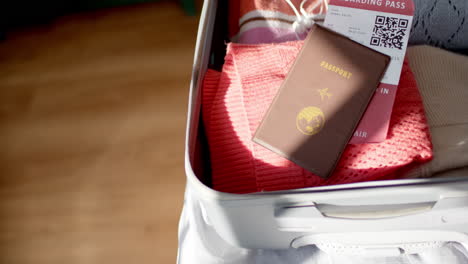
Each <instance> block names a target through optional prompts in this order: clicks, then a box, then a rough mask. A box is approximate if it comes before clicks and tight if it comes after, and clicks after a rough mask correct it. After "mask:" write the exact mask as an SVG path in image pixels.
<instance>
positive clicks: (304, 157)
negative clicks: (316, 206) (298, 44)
mask: <svg viewBox="0 0 468 264" xmlns="http://www.w3.org/2000/svg"><path fill="white" fill-rule="evenodd" d="M389 62H390V57H389V56H387V55H384V54H382V53H379V52H377V51H374V50H372V49H370V48H367V47H365V46H363V45H361V44H359V43H357V42H354V41H352V40H350V39H349V38H347V37H345V36H342V35H340V34H338V33H335V32H333V31H331V30H329V29H326V28H324V27H321V26H318V25H314V26H313V28H312V29H311V30H310V32H309V34H308V36H307V38H306V39H305V41H304V45H303V47H302V49H301V51H300V52H299V54H298V56H297V58H296V61H295V62H294V64H293V66H292V67H291V70H290V71H289V73H288V76H287V77H286V79H285V81H284V82H283V84H282V85H281V87H280V89H279V91H278V93H277V95H276V97H275V98H274V100H273V102H272V104H271V106H270V108H269V109H268V111H267V113H266V114H265V116H264V118H263V120H262V123H261V124H260V126H259V127H258V128H257V131H256V133H255V135H254V138H253V141H255V142H256V143H258V144H260V145H262V146H264V147H266V148H268V149H270V150H272V151H274V152H276V153H278V154H279V155H281V156H283V157H285V158H287V159H289V160H291V161H292V162H294V163H296V164H298V165H300V166H302V167H303V168H305V169H307V170H309V171H311V172H312V173H314V174H316V175H318V176H321V177H325V178H326V177H329V176H330V175H331V174H332V172H333V170H334V168H335V166H336V164H337V162H338V160H339V158H340V156H341V153H342V152H343V150H344V148H345V147H346V145H347V143H348V141H349V140H350V138H351V136H352V134H353V132H354V130H355V128H356V126H357V124H358V122H359V120H360V119H361V117H362V115H363V114H364V111H365V109H366V107H367V105H368V104H369V101H370V99H371V98H372V95H373V94H374V92H375V89H376V88H377V86H378V84H379V82H380V79H381V78H382V76H383V74H384V72H385V70H386V68H387V65H388V63H389Z"/></svg>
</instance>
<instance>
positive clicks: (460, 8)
mask: <svg viewBox="0 0 468 264" xmlns="http://www.w3.org/2000/svg"><path fill="white" fill-rule="evenodd" d="M414 6H415V13H414V19H413V26H412V29H411V34H410V39H409V43H410V44H413V45H414V44H428V45H432V46H437V47H442V48H445V49H468V1H467V0H414Z"/></svg>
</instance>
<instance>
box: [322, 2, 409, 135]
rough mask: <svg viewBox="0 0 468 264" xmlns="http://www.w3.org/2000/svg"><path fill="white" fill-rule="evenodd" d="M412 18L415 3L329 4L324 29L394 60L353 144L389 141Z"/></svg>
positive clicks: (370, 104)
mask: <svg viewBox="0 0 468 264" xmlns="http://www.w3.org/2000/svg"><path fill="white" fill-rule="evenodd" d="M413 14H414V4H413V1H412V0H399V1H391V0H330V4H329V6H328V11H327V15H326V17H325V22H324V26H326V27H328V28H330V29H332V30H334V31H336V32H338V33H341V34H343V35H345V36H348V37H349V38H351V39H352V40H354V41H356V42H359V43H361V44H363V45H365V46H367V47H369V48H372V49H374V50H377V51H379V52H382V53H384V54H386V55H389V56H391V58H392V60H391V62H390V64H389V66H388V68H387V71H386V72H385V75H384V76H383V78H382V81H381V83H380V85H379V87H378V88H377V90H376V92H375V94H374V96H373V97H372V100H371V101H370V103H369V106H368V107H367V110H366V112H365V113H364V115H363V116H362V119H361V121H360V122H359V125H358V127H357V128H356V130H355V132H354V135H353V137H352V138H351V141H350V142H349V143H351V144H360V143H377V142H382V141H384V140H385V138H386V137H387V132H388V126H389V123H390V117H391V114H392V108H393V102H394V101H395V95H396V90H397V87H398V82H399V81H400V75H401V68H402V67H403V60H404V58H405V53H406V47H407V44H408V39H409V34H410V31H411V24H412V22H413Z"/></svg>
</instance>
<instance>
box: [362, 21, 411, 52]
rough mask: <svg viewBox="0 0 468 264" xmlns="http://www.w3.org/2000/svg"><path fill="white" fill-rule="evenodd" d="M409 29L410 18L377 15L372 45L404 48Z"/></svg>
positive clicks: (371, 40)
mask: <svg viewBox="0 0 468 264" xmlns="http://www.w3.org/2000/svg"><path fill="white" fill-rule="evenodd" d="M407 30H408V19H402V18H396V17H386V16H376V18H375V24H374V30H373V31H372V37H371V39H370V45H372V46H378V47H386V48H396V49H402V48H403V44H404V43H403V38H404V37H405V35H406V32H407Z"/></svg>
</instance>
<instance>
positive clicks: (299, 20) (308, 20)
mask: <svg viewBox="0 0 468 264" xmlns="http://www.w3.org/2000/svg"><path fill="white" fill-rule="evenodd" d="M285 1H286V3H288V5H289V6H290V7H291V9H292V10H293V11H294V14H295V15H296V20H295V21H294V23H293V25H292V26H293V29H294V32H295V33H296V37H297V39H300V37H299V34H303V33H304V32H306V31H307V30H309V29H310V28H311V27H312V26H313V25H314V24H315V20H320V19H322V20H323V19H324V18H325V14H324V13H325V12H326V11H327V10H328V1H327V0H319V1H317V2H316V3H315V4H314V6H313V7H312V10H315V8H317V6H318V5H320V11H319V13H318V14H309V13H307V11H306V10H305V9H304V4H305V3H306V2H307V1H308V0H302V2H301V4H300V6H299V10H300V11H298V10H297V8H296V7H295V6H294V4H293V3H292V2H291V0H285ZM322 4H323V5H322ZM323 6H325V10H324V8H323Z"/></svg>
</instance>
